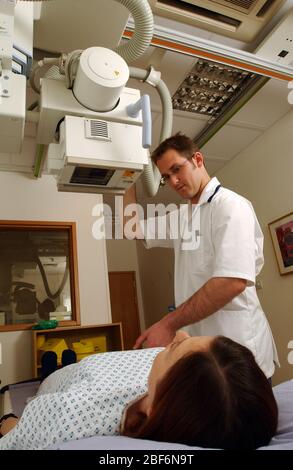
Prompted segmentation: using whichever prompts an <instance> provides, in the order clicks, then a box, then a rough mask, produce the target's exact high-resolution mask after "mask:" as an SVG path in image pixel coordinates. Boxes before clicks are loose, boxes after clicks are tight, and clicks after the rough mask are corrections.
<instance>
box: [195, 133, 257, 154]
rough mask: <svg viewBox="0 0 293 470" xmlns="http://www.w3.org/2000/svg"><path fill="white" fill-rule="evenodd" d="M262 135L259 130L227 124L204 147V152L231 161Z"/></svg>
mask: <svg viewBox="0 0 293 470" xmlns="http://www.w3.org/2000/svg"><path fill="white" fill-rule="evenodd" d="M261 134H262V132H260V131H257V130H253V129H246V128H244V127H237V126H232V125H228V124H227V125H226V126H224V127H223V128H222V129H221V130H220V131H219V132H217V134H215V135H214V137H212V139H211V140H210V141H209V142H208V143H207V144H206V145H204V146H203V147H202V151H203V153H206V154H207V155H208V154H211V155H216V156H217V157H219V158H223V159H231V158H233V157H235V156H236V155H237V154H238V153H239V152H241V150H243V149H245V148H246V147H247V146H248V145H249V144H251V143H252V142H253V141H254V140H255V139H256V138H257V137H259V136H260V135H261Z"/></svg>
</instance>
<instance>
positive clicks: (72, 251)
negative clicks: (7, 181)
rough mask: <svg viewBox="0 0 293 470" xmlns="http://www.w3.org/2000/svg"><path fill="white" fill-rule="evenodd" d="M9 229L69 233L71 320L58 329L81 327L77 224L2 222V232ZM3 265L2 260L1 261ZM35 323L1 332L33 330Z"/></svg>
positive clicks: (2, 328)
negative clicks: (63, 231)
mask: <svg viewBox="0 0 293 470" xmlns="http://www.w3.org/2000/svg"><path fill="white" fill-rule="evenodd" d="M2 229H8V230H11V231H14V230H15V231H25V230H27V231H46V230H48V232H50V231H51V232H53V231H62V230H65V231H67V232H68V243H69V247H68V253H69V276H70V295H71V317H72V318H71V320H63V321H60V322H58V327H62V326H65V327H66V326H68V327H69V326H80V301H79V287H78V263H77V238H76V223H75V222H52V221H49V222H48V221H21V220H20V221H19V220H0V231H1V230H2ZM0 263H1V260H0ZM32 326H33V323H18V324H8V325H0V332H1V333H3V332H6V331H21V330H31V329H32Z"/></svg>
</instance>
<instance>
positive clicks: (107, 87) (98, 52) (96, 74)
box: [73, 47, 129, 112]
mask: <svg viewBox="0 0 293 470" xmlns="http://www.w3.org/2000/svg"><path fill="white" fill-rule="evenodd" d="M128 78H129V69H128V65H127V63H126V62H125V60H124V59H123V58H122V57H121V56H120V55H119V54H117V53H116V52H114V51H112V50H110V49H106V48H104V47H90V48H89V49H86V50H85V51H83V53H82V54H81V56H80V61H79V66H78V70H77V74H76V79H75V82H74V86H73V93H74V95H75V97H76V99H77V100H78V101H79V103H80V104H82V105H83V106H85V107H86V108H88V109H91V110H93V111H99V112H101V111H102V112H106V111H110V110H112V109H114V108H115V106H116V104H117V103H118V100H119V97H120V95H121V93H122V91H123V88H124V87H125V85H126V83H127V81H128Z"/></svg>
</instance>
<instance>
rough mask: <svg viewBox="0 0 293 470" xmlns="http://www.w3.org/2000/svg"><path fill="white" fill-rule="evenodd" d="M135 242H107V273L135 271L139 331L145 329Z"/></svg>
mask: <svg viewBox="0 0 293 470" xmlns="http://www.w3.org/2000/svg"><path fill="white" fill-rule="evenodd" d="M137 243H139V242H136V241H135V240H107V242H106V245H107V260H108V271H109V272H110V271H135V279H136V291H137V301H138V310H139V320H140V328H141V331H143V330H144V329H145V317H144V308H143V300H142V292H141V280H140V273H139V266H138V257H137V250H136V244H137Z"/></svg>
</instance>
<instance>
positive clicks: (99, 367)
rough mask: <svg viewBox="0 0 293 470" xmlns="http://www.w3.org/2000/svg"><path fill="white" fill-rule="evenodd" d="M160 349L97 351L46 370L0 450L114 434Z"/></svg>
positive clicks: (144, 383) (140, 391)
mask: <svg viewBox="0 0 293 470" xmlns="http://www.w3.org/2000/svg"><path fill="white" fill-rule="evenodd" d="M161 350H162V348H151V349H142V350H138V351H122V352H121V351H120V352H109V353H104V354H96V355H93V356H89V357H87V358H85V359H83V360H82V361H81V362H79V363H77V364H72V365H69V366H66V367H64V368H63V369H60V370H58V371H56V372H54V374H51V375H50V376H49V377H48V378H47V379H46V380H45V381H44V382H43V383H42V384H41V386H40V389H39V391H38V393H37V395H36V397H35V398H34V399H32V400H31V401H30V402H29V403H28V404H27V406H26V407H25V409H24V412H23V414H22V416H21V418H20V420H19V422H18V424H17V425H16V426H15V428H14V429H13V430H12V431H10V432H9V433H8V434H6V435H5V436H4V437H2V438H1V439H0V449H2V450H4V449H46V448H50V447H51V446H54V445H56V444H58V443H60V442H65V441H69V440H72V439H81V438H83V437H90V436H94V435H101V436H105V435H108V436H109V435H117V434H119V425H120V420H121V416H122V412H123V409H124V408H125V406H126V405H127V404H128V403H129V402H130V401H132V400H133V399H135V398H137V397H138V396H139V395H141V394H143V393H145V391H146V389H147V378H148V374H149V371H150V368H151V365H152V362H153V359H154V358H155V356H156V355H157V354H158V352H159V351H161Z"/></svg>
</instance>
